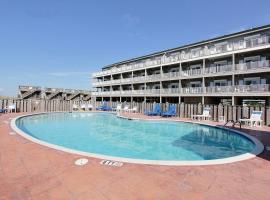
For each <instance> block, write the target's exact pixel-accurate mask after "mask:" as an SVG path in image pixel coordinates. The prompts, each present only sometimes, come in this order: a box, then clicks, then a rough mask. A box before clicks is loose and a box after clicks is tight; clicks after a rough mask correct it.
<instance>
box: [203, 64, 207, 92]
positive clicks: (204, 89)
mask: <svg viewBox="0 0 270 200" xmlns="http://www.w3.org/2000/svg"><path fill="white" fill-rule="evenodd" d="M204 72H205V59H203V69H202V75H203V79H202V87H203V93H206V88H205V77H204Z"/></svg>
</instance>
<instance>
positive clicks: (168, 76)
mask: <svg viewBox="0 0 270 200" xmlns="http://www.w3.org/2000/svg"><path fill="white" fill-rule="evenodd" d="M178 77H180V73H179V72H168V73H163V74H162V78H165V79H172V78H178Z"/></svg>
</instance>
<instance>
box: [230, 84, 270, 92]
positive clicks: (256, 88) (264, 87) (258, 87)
mask: <svg viewBox="0 0 270 200" xmlns="http://www.w3.org/2000/svg"><path fill="white" fill-rule="evenodd" d="M269 89H270V87H269V84H254V85H237V86H235V87H234V92H235V93H264V92H270V90H269Z"/></svg>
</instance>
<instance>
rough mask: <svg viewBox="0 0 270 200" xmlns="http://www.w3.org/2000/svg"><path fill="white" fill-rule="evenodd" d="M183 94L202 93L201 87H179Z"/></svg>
mask: <svg viewBox="0 0 270 200" xmlns="http://www.w3.org/2000/svg"><path fill="white" fill-rule="evenodd" d="M181 91H182V93H183V94H197V93H203V87H187V88H182V89H181Z"/></svg>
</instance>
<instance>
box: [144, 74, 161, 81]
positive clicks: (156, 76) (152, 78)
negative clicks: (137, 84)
mask: <svg viewBox="0 0 270 200" xmlns="http://www.w3.org/2000/svg"><path fill="white" fill-rule="evenodd" d="M160 79H161V75H160V74H151V75H147V76H146V80H147V81H159V80H160Z"/></svg>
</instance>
